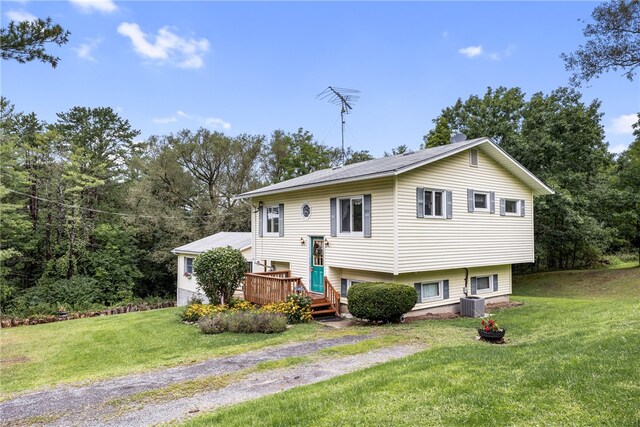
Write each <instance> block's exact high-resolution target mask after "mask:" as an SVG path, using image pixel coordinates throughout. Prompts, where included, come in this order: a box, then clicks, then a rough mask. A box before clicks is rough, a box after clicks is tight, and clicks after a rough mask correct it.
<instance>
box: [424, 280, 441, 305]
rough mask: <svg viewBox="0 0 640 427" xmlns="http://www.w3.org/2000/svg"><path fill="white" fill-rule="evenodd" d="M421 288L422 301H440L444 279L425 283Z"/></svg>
mask: <svg viewBox="0 0 640 427" xmlns="http://www.w3.org/2000/svg"><path fill="white" fill-rule="evenodd" d="M421 288H422V289H421V290H422V302H428V301H438V300H441V299H442V281H440V282H427V283H423V284H422V285H421Z"/></svg>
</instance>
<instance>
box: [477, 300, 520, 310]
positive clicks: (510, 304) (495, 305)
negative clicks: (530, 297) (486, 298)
mask: <svg viewBox="0 0 640 427" xmlns="http://www.w3.org/2000/svg"><path fill="white" fill-rule="evenodd" d="M523 305H524V303H523V302H520V301H507V302H494V303H489V304H487V305H486V306H485V307H484V308H485V309H486V310H493V309H496V308H513V307H521V306H523Z"/></svg>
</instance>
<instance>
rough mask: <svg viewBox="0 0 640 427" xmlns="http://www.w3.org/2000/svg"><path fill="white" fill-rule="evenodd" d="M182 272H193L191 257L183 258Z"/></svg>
mask: <svg viewBox="0 0 640 427" xmlns="http://www.w3.org/2000/svg"><path fill="white" fill-rule="evenodd" d="M184 274H193V258H188V257H185V258H184Z"/></svg>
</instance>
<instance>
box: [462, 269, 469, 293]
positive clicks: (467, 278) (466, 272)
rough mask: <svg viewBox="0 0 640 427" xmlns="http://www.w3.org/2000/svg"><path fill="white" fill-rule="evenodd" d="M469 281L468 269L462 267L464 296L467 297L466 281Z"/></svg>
mask: <svg viewBox="0 0 640 427" xmlns="http://www.w3.org/2000/svg"><path fill="white" fill-rule="evenodd" d="M468 281H469V269H468V268H465V269H464V289H463V292H464V296H465V297H467V296H469V288H468V287H467V282H468Z"/></svg>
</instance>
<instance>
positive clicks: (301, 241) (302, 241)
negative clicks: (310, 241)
mask: <svg viewBox="0 0 640 427" xmlns="http://www.w3.org/2000/svg"><path fill="white" fill-rule="evenodd" d="M306 244H307V242H306V241H305V240H304V237H301V238H300V246H304V245H306Z"/></svg>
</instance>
